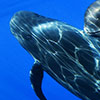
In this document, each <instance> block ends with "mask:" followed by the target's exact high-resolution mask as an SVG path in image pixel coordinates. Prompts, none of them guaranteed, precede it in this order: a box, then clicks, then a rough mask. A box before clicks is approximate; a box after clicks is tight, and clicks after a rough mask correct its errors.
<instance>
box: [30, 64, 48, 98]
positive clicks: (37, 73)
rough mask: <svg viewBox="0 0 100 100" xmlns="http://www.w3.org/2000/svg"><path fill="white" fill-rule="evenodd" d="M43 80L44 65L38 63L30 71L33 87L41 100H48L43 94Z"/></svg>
mask: <svg viewBox="0 0 100 100" xmlns="http://www.w3.org/2000/svg"><path fill="white" fill-rule="evenodd" d="M42 79H43V69H42V65H41V64H39V63H38V62H36V63H35V64H34V65H33V67H32V69H31V71H30V80H31V83H32V87H33V89H34V91H35V93H36V95H37V96H38V97H39V99H40V100H47V99H46V98H45V96H44V94H43V92H42V89H41V84H42Z"/></svg>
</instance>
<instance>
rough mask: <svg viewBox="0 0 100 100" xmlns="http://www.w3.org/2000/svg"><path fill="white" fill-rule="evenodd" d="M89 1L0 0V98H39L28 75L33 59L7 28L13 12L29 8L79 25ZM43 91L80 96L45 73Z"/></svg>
mask: <svg viewBox="0 0 100 100" xmlns="http://www.w3.org/2000/svg"><path fill="white" fill-rule="evenodd" d="M93 1H95V0H0V100H39V99H38V98H37V97H36V95H35V93H34V91H33V89H32V88H31V83H30V79H29V71H30V69H31V67H32V65H33V63H34V60H33V58H32V57H31V56H30V55H29V54H28V53H27V52H26V51H25V50H24V49H23V48H22V47H21V46H20V44H19V43H18V41H17V40H16V39H15V38H14V37H13V35H12V34H11V32H10V29H9V21H10V19H11V17H12V16H13V14H14V13H15V12H17V11H20V10H27V11H33V12H36V13H38V14H41V15H43V16H47V17H51V18H54V19H58V20H61V21H64V22H66V23H68V24H70V25H72V26H74V27H77V28H79V29H83V25H84V13H85V11H86V9H87V7H88V6H89V5H90V4H91V3H92V2H93ZM43 91H44V94H45V96H46V97H47V98H48V100H80V99H79V98H77V97H76V96H74V95H73V94H71V93H70V92H69V91H67V90H66V89H65V88H63V87H62V86H61V85H59V84H58V83H57V82H55V81H54V80H53V79H52V78H51V77H50V76H48V75H47V74H46V73H45V74H44V79H43Z"/></svg>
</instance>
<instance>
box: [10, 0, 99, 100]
mask: <svg viewBox="0 0 100 100" xmlns="http://www.w3.org/2000/svg"><path fill="white" fill-rule="evenodd" d="M98 9H99V10H98ZM98 11H100V0H97V1H96V2H94V3H93V4H92V5H91V6H90V7H89V8H88V9H87V11H86V14H85V26H84V31H82V30H78V29H76V28H74V27H72V26H70V25H67V24H65V23H63V22H60V21H58V20H54V19H50V18H46V17H44V16H41V15H38V14H36V13H33V12H27V11H20V12H17V13H16V14H15V15H14V16H13V17H12V19H11V21H10V28H11V32H12V34H13V35H14V36H15V37H16V38H17V40H18V41H19V42H20V44H21V45H22V46H23V48H25V49H26V50H27V51H28V52H29V53H30V54H31V55H32V56H33V57H34V59H35V64H34V65H33V67H32V70H31V71H30V80H31V83H32V86H33V88H34V90H35V92H36V94H37V96H38V97H39V98H40V100H46V98H45V96H44V94H43V93H42V90H41V83H42V78H43V71H46V72H47V73H48V74H49V75H50V76H51V77H52V78H54V79H55V80H56V81H57V82H59V83H60V84H61V85H62V86H63V87H65V88H66V89H68V90H69V91H70V92H72V93H73V94H75V95H76V96H78V97H79V98H81V99H82V100H100V48H99V35H100V24H98V23H100V16H99V15H100V12H98ZM90 13H91V14H90ZM96 19H98V20H96Z"/></svg>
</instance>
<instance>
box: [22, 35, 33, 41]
mask: <svg viewBox="0 0 100 100" xmlns="http://www.w3.org/2000/svg"><path fill="white" fill-rule="evenodd" d="M23 38H24V39H25V40H31V39H32V36H31V35H30V34H27V35H23Z"/></svg>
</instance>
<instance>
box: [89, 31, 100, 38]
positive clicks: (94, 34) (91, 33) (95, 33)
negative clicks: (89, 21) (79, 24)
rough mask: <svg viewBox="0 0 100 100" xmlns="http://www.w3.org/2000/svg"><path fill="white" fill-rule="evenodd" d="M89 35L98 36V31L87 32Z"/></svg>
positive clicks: (99, 32) (99, 35) (99, 34)
mask: <svg viewBox="0 0 100 100" xmlns="http://www.w3.org/2000/svg"><path fill="white" fill-rule="evenodd" d="M88 34H89V36H92V37H100V31H96V32H88Z"/></svg>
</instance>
